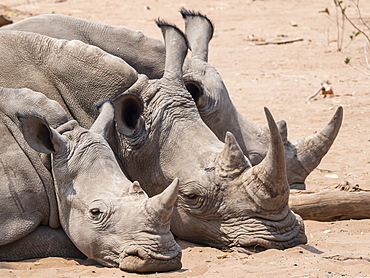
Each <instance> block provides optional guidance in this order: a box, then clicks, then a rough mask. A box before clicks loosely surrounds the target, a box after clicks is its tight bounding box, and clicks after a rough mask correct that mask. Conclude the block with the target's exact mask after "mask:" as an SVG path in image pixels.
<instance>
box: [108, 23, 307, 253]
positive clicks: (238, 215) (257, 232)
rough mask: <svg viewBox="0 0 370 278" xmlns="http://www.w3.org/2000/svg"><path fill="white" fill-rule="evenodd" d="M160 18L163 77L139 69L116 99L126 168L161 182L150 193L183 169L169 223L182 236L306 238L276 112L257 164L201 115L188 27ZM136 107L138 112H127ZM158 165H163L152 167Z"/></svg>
mask: <svg viewBox="0 0 370 278" xmlns="http://www.w3.org/2000/svg"><path fill="white" fill-rule="evenodd" d="M157 24H158V26H159V27H160V28H161V30H162V32H163V36H164V39H165V44H166V63H165V71H164V75H163V77H162V78H161V79H158V80H150V79H148V77H147V76H145V75H140V76H139V79H138V81H137V82H136V83H135V84H134V85H133V86H132V87H131V88H130V89H128V90H127V91H126V92H125V93H123V94H122V95H120V96H118V97H117V98H115V100H114V103H115V107H116V108H115V120H116V128H117V131H118V135H119V137H120V143H121V149H122V150H123V152H122V154H123V156H124V157H123V160H122V161H123V167H124V168H125V169H126V170H127V173H128V175H129V176H130V177H131V178H133V179H138V180H140V182H141V183H142V184H146V182H148V181H150V182H151V183H152V185H153V184H157V185H156V186H151V187H150V188H145V190H146V191H147V192H148V194H149V195H154V194H157V193H159V192H161V190H163V189H164V187H163V186H161V184H162V183H163V181H167V180H170V179H171V178H172V176H173V175H176V176H179V179H180V180H181V184H180V189H179V199H178V202H177V206H176V207H175V211H174V213H173V215H172V218H171V230H172V231H173V232H174V234H175V235H177V236H178V237H180V238H182V239H186V240H189V241H193V242H200V243H206V244H208V245H211V246H214V247H218V248H230V247H243V248H245V249H247V250H249V249H250V247H251V246H252V249H253V247H255V246H256V245H258V246H260V247H262V248H279V249H282V248H287V247H291V246H294V245H296V244H301V243H306V240H307V239H306V236H305V233H304V225H303V222H302V220H301V218H300V217H299V216H298V215H296V214H294V213H292V211H291V210H290V208H289V207H288V198H289V186H288V183H287V178H286V166H285V157H284V150H283V145H282V141H281V137H280V134H279V132H278V129H277V126H276V124H275V122H274V120H273V117H272V115H271V113H270V112H269V111H268V109H266V110H265V113H266V117H267V121H268V125H269V130H270V138H269V139H270V140H269V142H270V146H269V151H268V153H267V155H266V157H265V158H264V159H263V161H262V162H261V163H260V164H258V165H256V166H253V167H252V165H251V163H250V161H249V160H248V158H247V157H246V156H245V155H244V154H243V152H242V150H241V148H240V146H239V145H238V143H237V141H236V140H235V137H234V136H233V134H232V133H230V132H226V134H225V135H226V137H225V143H223V142H221V141H220V140H218V138H217V137H216V136H215V134H214V133H213V132H212V131H211V130H210V129H209V128H208V127H207V126H206V125H205V123H204V122H203V121H202V119H201V118H200V117H199V114H198V111H197V108H196V105H195V103H194V101H192V97H191V95H190V93H189V92H188V91H187V90H186V87H185V85H184V82H183V73H182V66H183V62H184V59H185V56H186V53H187V43H186V38H185V36H184V34H183V33H182V32H181V31H180V30H179V29H177V28H176V27H175V26H173V25H170V24H168V23H166V22H163V21H157ZM130 110H133V111H136V112H137V113H136V114H134V115H129V114H126V113H122V111H130ZM148 157H151V159H149V160H148ZM154 165H157V167H156V168H155V169H160V171H158V170H156V171H153V169H152V167H153V166H154ZM144 173H145V174H144Z"/></svg>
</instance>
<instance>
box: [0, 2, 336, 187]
mask: <svg viewBox="0 0 370 278" xmlns="http://www.w3.org/2000/svg"><path fill="white" fill-rule="evenodd" d="M180 12H181V14H182V16H183V18H184V19H185V22H186V26H185V33H186V36H187V38H188V42H189V46H190V49H191V50H192V57H191V58H187V59H186V60H185V63H184V68H183V74H184V81H185V85H186V87H187V89H188V90H189V92H190V93H191V95H192V96H193V98H194V101H195V102H196V104H197V107H198V110H199V113H200V115H201V117H202V119H203V121H204V122H205V123H206V124H207V126H208V127H209V128H210V129H211V130H212V131H213V132H214V133H215V134H216V135H217V137H218V138H219V139H220V140H221V141H223V140H224V138H225V133H226V131H231V132H232V133H233V134H234V136H235V137H236V139H237V141H238V143H239V145H240V147H241V148H242V150H243V152H244V154H245V155H246V156H247V157H248V158H249V160H250V161H251V163H252V165H256V164H258V163H260V162H261V161H262V159H263V158H264V157H265V156H266V154H267V151H268V146H269V142H268V140H269V135H268V130H267V129H265V128H263V127H261V126H258V125H257V124H255V123H253V122H251V121H249V120H247V119H246V118H244V117H243V116H242V115H241V114H240V113H238V111H237V110H236V108H235V106H234V104H233V103H232V101H231V99H230V97H229V94H228V91H227V88H226V86H225V84H224V83H223V80H222V78H221V76H220V75H219V73H218V72H217V70H216V69H215V68H214V67H212V66H211V65H210V64H208V45H209V42H210V40H211V39H212V36H213V31H214V27H213V24H212V22H211V21H210V20H209V19H208V18H207V17H206V16H204V15H202V14H201V13H197V12H192V11H189V10H186V9H184V8H183V9H181V11H180ZM1 29H4V30H6V29H12V30H23V31H30V32H36V33H40V34H43V35H47V36H50V37H54V38H60V39H68V40H72V39H77V40H81V41H83V42H85V43H89V44H92V45H95V46H98V47H100V48H101V49H103V50H105V51H107V52H108V53H111V54H113V55H115V56H118V57H120V58H122V59H123V60H125V61H126V62H127V63H128V64H129V65H131V66H132V67H133V68H135V69H136V70H137V71H138V72H139V73H143V74H146V75H147V76H148V77H149V78H152V79H157V78H161V77H162V75H163V72H164V63H165V47H164V44H163V42H162V41H161V40H158V39H154V38H151V37H148V36H146V35H144V34H143V33H142V32H140V31H136V30H133V29H130V28H127V27H124V26H119V27H113V26H109V25H105V24H100V23H96V22H91V21H88V20H83V19H79V18H76V17H71V16H66V15H56V14H51V15H39V16H34V17H31V18H27V19H25V20H22V21H20V22H17V23H15V24H12V25H8V26H6V27H3V28H1ZM342 114H343V112H342V108H339V109H338V110H337V112H336V113H335V115H334V116H333V118H332V120H331V121H330V123H329V124H328V125H327V126H326V127H324V128H323V129H322V130H321V131H319V132H318V133H316V134H313V135H310V136H307V137H305V138H300V139H296V140H292V141H288V139H287V125H286V122H285V121H279V122H278V127H279V130H280V133H281V135H282V137H283V143H284V146H285V154H286V164H287V176H288V183H289V185H290V187H291V188H296V189H304V188H305V187H306V185H305V180H306V178H307V176H308V175H309V174H310V173H311V172H312V171H313V170H314V169H315V168H316V167H317V166H318V165H319V164H320V162H321V159H322V158H323V157H324V155H325V154H326V153H327V152H328V151H329V149H330V147H331V145H332V143H333V142H334V140H335V138H336V136H337V134H338V131H339V128H340V126H341V121H342V117H343V116H342Z"/></svg>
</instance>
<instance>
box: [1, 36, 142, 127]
mask: <svg viewBox="0 0 370 278" xmlns="http://www.w3.org/2000/svg"><path fill="white" fill-rule="evenodd" d="M0 46H1V47H0V60H2V61H3V65H4V70H2V71H0V86H2V87H13V88H22V87H28V88H30V89H32V90H34V91H40V92H43V93H44V94H45V95H46V96H47V97H49V98H51V99H53V100H56V101H57V102H58V103H60V104H61V105H62V106H63V108H64V109H66V110H67V111H68V114H69V116H70V117H71V118H73V119H76V120H77V121H78V122H79V123H80V125H81V126H83V127H90V126H91V125H92V123H93V120H94V119H95V118H96V117H97V115H98V111H97V109H96V103H97V102H99V101H100V100H102V99H107V98H110V97H113V96H115V95H118V94H120V93H121V92H123V91H124V90H126V89H127V88H128V87H130V86H131V84H132V83H133V82H135V81H136V79H137V73H136V71H135V70H133V69H132V68H131V67H130V66H129V65H127V63H125V62H124V61H123V60H122V59H120V58H118V57H115V56H113V55H110V54H108V53H106V52H104V51H102V50H101V49H99V48H97V47H95V46H90V45H87V44H84V43H82V42H80V41H66V40H58V39H53V38H49V37H46V36H42V35H39V34H34V33H29V32H20V31H2V32H0Z"/></svg>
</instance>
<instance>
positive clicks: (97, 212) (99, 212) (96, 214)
mask: <svg viewBox="0 0 370 278" xmlns="http://www.w3.org/2000/svg"><path fill="white" fill-rule="evenodd" d="M90 213H91V214H92V215H94V216H98V215H99V214H101V211H100V210H99V209H98V208H93V209H91V210H90Z"/></svg>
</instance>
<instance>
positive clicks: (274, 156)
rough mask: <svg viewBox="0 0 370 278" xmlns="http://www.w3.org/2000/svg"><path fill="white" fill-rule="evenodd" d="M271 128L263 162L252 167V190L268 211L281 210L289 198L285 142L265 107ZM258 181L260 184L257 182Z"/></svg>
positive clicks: (260, 203)
mask: <svg viewBox="0 0 370 278" xmlns="http://www.w3.org/2000/svg"><path fill="white" fill-rule="evenodd" d="M264 110H265V115H266V118H267V122H268V126H269V129H270V146H269V150H268V152H267V155H266V157H265V158H264V159H263V160H262V162H261V163H260V164H258V165H256V166H254V167H253V168H252V173H251V179H252V183H254V184H252V185H251V187H252V188H250V190H252V191H253V194H251V196H252V195H254V196H255V197H256V198H257V199H258V200H257V201H258V203H259V205H260V206H261V207H262V208H263V209H264V210H267V211H270V212H271V211H275V212H276V211H281V210H282V209H283V208H284V207H285V206H286V205H287V204H288V198H289V186H288V181H287V177H286V165H285V153H284V147H283V142H282V139H281V136H280V133H279V130H278V127H277V125H276V123H275V120H274V118H273V116H272V115H271V112H270V111H269V110H268V109H267V108H266V107H265V108H264ZM256 182H257V183H258V184H256Z"/></svg>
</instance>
